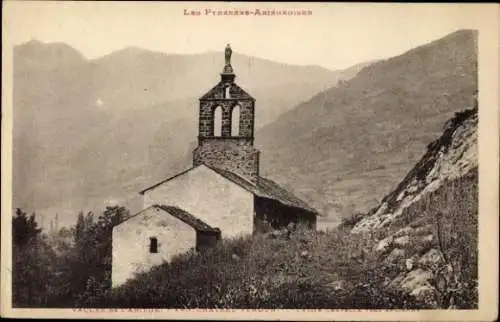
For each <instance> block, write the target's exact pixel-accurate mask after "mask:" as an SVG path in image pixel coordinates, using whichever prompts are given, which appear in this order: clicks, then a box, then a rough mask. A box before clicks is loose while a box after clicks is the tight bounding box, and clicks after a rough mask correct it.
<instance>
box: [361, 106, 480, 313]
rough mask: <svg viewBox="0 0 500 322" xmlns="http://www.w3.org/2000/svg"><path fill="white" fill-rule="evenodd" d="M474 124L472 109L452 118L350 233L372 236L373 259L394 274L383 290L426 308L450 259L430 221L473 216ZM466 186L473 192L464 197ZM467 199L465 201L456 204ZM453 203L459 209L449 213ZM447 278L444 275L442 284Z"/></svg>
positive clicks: (438, 232) (466, 223)
mask: <svg viewBox="0 0 500 322" xmlns="http://www.w3.org/2000/svg"><path fill="white" fill-rule="evenodd" d="M477 122H478V115H477V107H475V108H473V109H469V110H465V111H463V112H460V113H456V114H455V117H453V118H452V119H450V120H449V121H448V122H446V124H445V130H444V133H443V135H442V136H441V137H440V138H439V139H438V140H436V141H434V142H432V143H431V144H429V146H428V150H427V152H426V153H425V155H424V156H423V157H422V159H421V160H420V161H419V162H418V163H417V164H416V166H415V167H414V168H413V169H412V170H411V171H410V172H409V173H408V175H407V176H406V178H405V179H404V180H403V181H402V182H401V183H400V184H399V185H398V186H397V188H396V189H395V190H394V191H393V192H391V193H390V194H389V195H387V196H386V197H385V198H384V199H383V201H382V203H381V204H380V206H378V207H377V208H375V209H373V210H372V211H371V212H370V213H369V214H368V215H367V216H365V217H364V218H363V219H361V220H360V221H359V222H358V223H357V224H356V225H355V226H354V227H353V229H352V233H353V234H363V233H369V234H372V235H376V236H377V237H378V238H377V240H376V241H375V246H374V247H373V250H372V251H373V254H374V255H375V256H376V257H377V258H379V260H380V261H381V262H382V263H384V264H387V265H392V266H394V267H397V269H398V270H399V274H398V275H397V277H396V278H395V279H393V280H392V281H390V282H388V283H387V287H389V288H395V289H398V290H403V291H405V292H407V293H408V294H410V295H413V296H415V297H417V298H418V299H420V300H424V301H426V302H427V303H429V302H432V301H434V302H435V301H437V298H438V293H439V292H438V291H437V290H436V280H437V279H439V278H441V277H442V276H441V275H440V276H437V275H439V274H441V273H439V272H443V269H445V270H446V269H448V270H450V271H453V268H450V267H451V264H450V263H451V262H452V261H453V259H448V260H447V258H446V254H445V253H446V251H445V250H444V251H443V241H442V240H441V238H442V237H441V234H442V233H441V232H440V228H439V227H437V226H439V225H440V224H439V223H437V222H436V221H435V219H436V218H439V216H440V215H441V214H442V213H444V214H445V215H446V214H450V213H453V214H452V216H454V217H458V220H459V221H460V220H462V218H460V216H464V218H465V217H474V216H475V217H477V209H473V208H474V206H475V205H474V204H476V205H477V195H476V193H477V167H478V159H477ZM457 182H458V183H457ZM469 186H474V189H473V190H471V192H469V191H468V190H467V191H466V192H465V193H464V190H463V189H464V187H466V189H467V187H469ZM469 194H471V196H469V197H468V198H469V199H467V198H465V199H461V198H462V197H461V196H463V195H469ZM474 198H475V199H474ZM474 200H476V201H474ZM459 202H462V203H463V204H464V206H462V207H455V208H454V209H452V210H450V209H451V208H453V206H454V205H453V204H454V203H459ZM448 217H451V216H450V215H449V216H448ZM464 225H469V226H471V227H468V229H469V230H471V231H473V227H472V226H474V224H469V223H468V222H466V220H465V219H464ZM450 227H453V226H451V225H450ZM451 230H453V228H451ZM375 232H376V233H375ZM447 233H448V235H452V234H453V232H452V231H451V232H447ZM450 240H451V239H450ZM449 243H450V244H451V242H449ZM449 247H454V246H448V249H449ZM443 252H445V253H443ZM451 275H452V274H448V275H446V274H445V276H447V277H446V278H448V279H449V276H451ZM443 276H444V275H443ZM436 305H438V304H436ZM445 306H446V304H445Z"/></svg>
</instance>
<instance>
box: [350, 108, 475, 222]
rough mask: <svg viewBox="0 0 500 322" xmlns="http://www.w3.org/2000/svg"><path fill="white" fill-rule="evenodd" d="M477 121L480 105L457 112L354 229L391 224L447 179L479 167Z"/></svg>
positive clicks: (460, 175)
mask: <svg viewBox="0 0 500 322" xmlns="http://www.w3.org/2000/svg"><path fill="white" fill-rule="evenodd" d="M477 121H478V117H477V107H475V108H473V109H470V110H465V111H464V112H460V113H456V114H455V117H454V118H452V119H450V120H449V121H448V122H446V124H445V130H444V133H443V135H442V136H441V137H440V138H439V139H438V140H436V141H434V142H432V143H431V144H429V145H428V150H427V153H426V154H425V155H424V156H423V157H422V159H420V161H419V162H418V163H417V165H416V166H415V167H414V168H413V169H412V170H411V171H410V172H409V173H408V175H407V176H406V178H405V179H404V180H403V181H402V182H401V183H400V184H399V185H398V187H397V188H396V189H395V190H394V191H393V192H391V193H390V194H389V195H387V196H386V197H385V198H384V199H383V201H382V203H381V205H380V206H378V207H377V208H375V210H374V211H372V214H371V215H369V216H366V217H365V218H363V219H362V220H360V221H359V222H358V223H357V224H356V225H355V226H354V228H353V232H360V231H368V230H372V229H377V228H383V227H386V226H388V225H390V224H391V222H393V221H394V220H395V218H397V217H398V216H401V215H402V214H403V212H404V210H405V209H406V208H408V207H409V206H411V205H412V204H413V203H415V202H416V201H418V200H420V199H422V197H423V196H425V195H427V194H429V193H431V192H434V191H436V190H437V189H438V188H439V187H441V186H442V185H443V183H444V182H445V181H446V180H453V179H457V178H460V177H462V176H464V175H465V174H466V173H467V172H469V171H470V170H472V169H473V168H475V167H477V165H478V160H477Z"/></svg>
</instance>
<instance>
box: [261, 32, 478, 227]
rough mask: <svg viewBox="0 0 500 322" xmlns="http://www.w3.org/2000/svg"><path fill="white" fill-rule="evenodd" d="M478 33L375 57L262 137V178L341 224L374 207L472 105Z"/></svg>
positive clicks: (267, 128)
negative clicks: (346, 217) (459, 113)
mask: <svg viewBox="0 0 500 322" xmlns="http://www.w3.org/2000/svg"><path fill="white" fill-rule="evenodd" d="M476 42H477V33H476V32H475V31H470V30H462V31H457V32H454V33H452V34H450V35H448V36H446V37H444V38H442V39H439V40H436V41H433V42H431V43H429V44H427V45H424V46H420V47H418V48H415V49H413V50H410V51H408V52H406V53H404V54H402V55H400V56H397V57H393V58H390V59H387V60H384V61H378V62H376V63H374V64H372V65H370V66H368V67H365V68H364V69H362V70H361V71H360V72H359V73H358V74H357V75H356V76H355V77H354V78H352V79H350V80H349V81H347V82H344V83H342V84H339V85H338V86H335V87H332V88H330V89H328V90H326V91H323V92H321V93H319V94H317V95H315V96H314V97H313V98H311V99H310V100H308V101H307V102H304V103H302V104H300V105H299V106H297V107H296V108H294V109H292V110H290V111H288V112H286V113H284V114H283V115H282V116H280V117H279V118H278V119H277V120H276V121H274V122H273V123H272V124H268V125H266V126H265V127H263V128H262V129H261V130H260V131H259V132H258V133H257V145H259V147H260V148H261V150H262V154H261V170H262V172H263V173H264V174H265V175H269V176H270V177H271V178H273V179H276V180H277V181H278V182H283V183H285V184H287V185H288V186H291V187H293V188H294V190H295V192H296V193H297V194H298V195H299V196H302V197H304V198H305V199H307V200H309V201H311V202H312V204H313V205H315V206H316V207H318V209H322V210H324V211H325V212H326V213H328V214H329V215H330V220H332V221H337V220H338V217H339V216H344V215H347V214H349V213H351V212H354V211H360V212H365V211H367V210H369V209H370V208H371V207H374V206H375V205H377V204H378V203H379V201H380V199H381V198H382V197H383V196H384V195H385V194H387V193H388V192H389V191H390V190H391V189H392V187H393V186H394V185H396V184H397V183H398V182H399V180H400V178H401V177H403V176H404V174H405V173H406V172H408V171H409V169H410V168H411V167H412V166H413V165H414V164H415V163H416V161H417V160H418V159H419V158H420V157H421V156H422V155H423V153H424V152H425V149H426V145H427V144H428V143H430V142H431V141H433V140H434V139H436V138H437V137H438V136H439V135H440V133H441V132H442V126H443V124H444V122H445V121H446V120H447V119H449V118H450V117H451V116H453V114H454V112H456V111H459V110H462V109H465V108H470V107H472V106H473V102H474V97H475V94H476V92H477V44H476Z"/></svg>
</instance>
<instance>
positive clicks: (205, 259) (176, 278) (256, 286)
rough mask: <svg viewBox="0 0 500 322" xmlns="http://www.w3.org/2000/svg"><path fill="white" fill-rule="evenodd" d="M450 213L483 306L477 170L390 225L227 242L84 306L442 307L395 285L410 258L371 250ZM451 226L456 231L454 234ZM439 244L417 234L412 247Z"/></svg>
mask: <svg viewBox="0 0 500 322" xmlns="http://www.w3.org/2000/svg"><path fill="white" fill-rule="evenodd" d="M438 211H441V212H442V214H443V215H442V217H441V218H440V223H441V225H440V227H441V229H442V231H443V232H444V233H443V234H442V235H443V236H444V238H443V240H442V249H443V251H444V253H445V255H446V256H447V258H455V259H457V260H459V261H462V263H461V264H462V267H463V268H464V269H463V270H462V271H461V273H460V274H461V281H462V282H463V281H467V282H468V283H469V285H470V287H469V288H464V289H462V293H461V294H460V296H459V297H458V300H456V303H458V305H461V307H469V308H472V307H474V306H475V305H477V293H475V289H474V288H473V287H472V286H474V285H476V284H475V281H476V279H477V271H476V269H477V169H476V170H475V171H471V172H470V173H469V174H468V175H466V176H464V177H463V178H460V179H458V180H455V181H453V182H448V183H447V184H445V185H444V186H443V187H442V188H440V189H439V190H437V191H436V192H435V193H433V194H431V195H428V196H427V197H426V198H424V199H422V200H421V201H419V202H418V203H415V204H414V205H412V206H411V207H409V208H408V209H407V210H406V213H405V214H404V215H403V216H401V217H400V220H399V221H398V222H395V223H394V224H393V225H392V226H391V227H390V228H389V229H388V230H387V229H384V230H383V231H374V232H372V233H371V234H367V235H352V234H350V231H349V228H348V227H343V228H338V229H335V230H329V231H327V232H307V231H302V230H299V231H298V232H296V233H293V234H291V236H290V237H289V238H287V237H285V236H286V235H283V236H278V237H274V238H273V237H271V236H267V237H265V236H258V237H255V238H253V239H251V238H243V239H237V240H230V241H225V242H223V243H222V244H221V245H219V246H218V247H217V248H215V249H214V250H213V251H212V252H210V253H207V254H199V255H196V254H195V253H188V254H185V255H181V256H178V257H177V258H176V259H174V260H173V262H172V263H171V264H164V265H162V266H159V267H157V268H155V269H154V270H152V271H151V272H149V273H146V274H141V275H139V276H138V277H137V278H136V279H134V280H131V281H129V282H128V283H127V284H125V285H124V286H122V287H120V288H118V289H116V290H114V291H113V292H112V293H110V294H106V295H104V296H102V297H100V296H97V297H96V296H90V297H88V298H87V299H86V301H84V302H82V303H79V305H81V306H108V307H110V306H111V307H176V308H410V307H420V308H422V307H429V308H432V307H436V306H437V305H439V304H437V302H436V300H435V299H430V300H428V301H424V302H422V301H420V302H419V301H417V300H416V299H415V298H413V297H411V296H408V295H405V294H403V293H401V292H400V290H397V289H393V288H390V287H388V286H387V283H386V282H387V280H392V279H394V278H396V277H397V276H398V274H400V272H401V271H402V270H404V268H403V265H404V264H403V263H390V264H387V263H385V262H384V261H383V258H379V257H377V256H376V255H375V254H374V252H372V251H371V250H372V249H373V247H374V239H373V236H374V235H378V236H379V237H380V236H384V235H386V234H389V233H391V232H394V231H396V230H398V229H400V228H401V227H405V226H408V225H411V224H415V223H417V225H424V224H431V225H432V226H433V227H436V226H435V224H434V223H435V219H436V214H437V212H438ZM451 232H454V234H452V233H451ZM433 247H439V245H437V240H435V241H434V242H432V243H429V244H422V243H419V242H418V241H417V240H415V241H414V242H413V241H412V242H411V243H410V244H408V246H407V248H408V250H411V252H419V253H422V254H423V253H425V252H426V251H427V250H429V249H430V248H433Z"/></svg>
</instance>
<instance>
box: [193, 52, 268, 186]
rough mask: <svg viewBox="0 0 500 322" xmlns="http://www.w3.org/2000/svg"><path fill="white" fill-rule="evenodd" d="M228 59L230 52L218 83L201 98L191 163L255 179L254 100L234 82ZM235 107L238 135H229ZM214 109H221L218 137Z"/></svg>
mask: <svg viewBox="0 0 500 322" xmlns="http://www.w3.org/2000/svg"><path fill="white" fill-rule="evenodd" d="M230 59H231V53H230V52H229V53H228V55H227V56H226V65H225V66H224V68H223V72H222V73H221V80H220V82H219V83H218V84H217V85H216V86H215V87H213V88H212V89H211V90H210V91H208V92H207V93H206V94H205V95H203V96H202V97H201V98H200V113H199V135H198V147H197V148H196V149H195V150H194V151H193V164H194V166H197V165H200V164H205V165H207V166H211V167H217V168H221V169H223V170H228V171H231V172H234V173H236V174H239V175H241V176H243V177H246V178H248V179H249V180H255V179H256V178H257V176H258V175H259V151H258V150H257V149H255V148H254V147H253V142H254V122H255V99H254V98H253V97H251V96H250V95H249V94H248V93H246V92H245V91H244V90H243V89H242V88H240V87H239V86H238V85H236V83H235V82H234V79H235V77H236V76H235V74H234V73H233V68H232V66H231V61H230ZM236 106H238V107H239V119H238V120H237V122H239V124H238V125H239V133H231V129H232V124H231V122H232V119H233V118H232V116H233V115H232V114H233V111H234V108H235V107H236ZM216 109H221V110H222V118H221V131H220V133H221V135H220V136H215V133H216V131H215V111H216Z"/></svg>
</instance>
